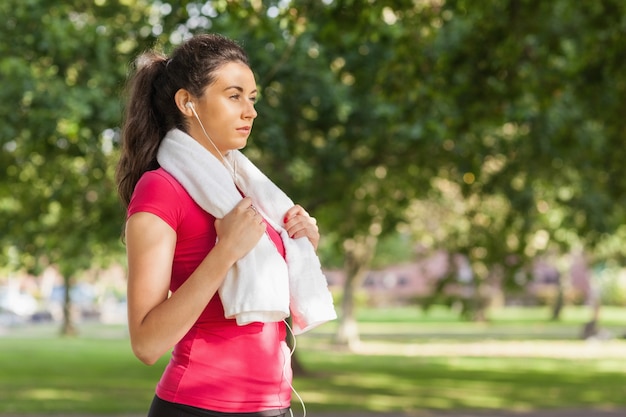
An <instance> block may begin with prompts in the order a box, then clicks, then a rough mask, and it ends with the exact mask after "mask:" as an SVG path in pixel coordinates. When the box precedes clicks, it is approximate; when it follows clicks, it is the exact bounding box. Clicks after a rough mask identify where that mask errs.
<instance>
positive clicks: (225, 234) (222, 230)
mask: <svg viewBox="0 0 626 417" xmlns="http://www.w3.org/2000/svg"><path fill="white" fill-rule="evenodd" d="M265 227H266V226H265V222H263V217H261V215H260V214H259V213H258V212H257V211H256V209H255V208H254V206H253V205H252V200H251V199H250V198H249V197H246V198H244V199H243V200H241V201H240V202H239V203H238V204H237V205H236V206H235V207H234V208H233V209H232V210H231V211H230V212H229V213H228V214H226V216H224V217H223V218H221V219H216V220H215V231H216V232H217V237H218V244H219V245H224V246H225V248H227V249H228V250H229V252H230V253H231V254H232V255H233V261H237V260H239V259H240V258H242V257H244V256H245V255H246V254H247V253H248V252H250V250H252V248H254V246H255V245H256V244H257V242H258V241H259V240H260V239H261V237H262V236H263V233H265Z"/></svg>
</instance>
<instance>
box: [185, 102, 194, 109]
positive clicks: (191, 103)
mask: <svg viewBox="0 0 626 417" xmlns="http://www.w3.org/2000/svg"><path fill="white" fill-rule="evenodd" d="M185 107H187V108H188V109H191V110H193V102H191V101H188V102H187V103H186V104H185Z"/></svg>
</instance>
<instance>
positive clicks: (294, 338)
mask: <svg viewBox="0 0 626 417" xmlns="http://www.w3.org/2000/svg"><path fill="white" fill-rule="evenodd" d="M283 322H284V323H285V326H287V329H289V333H291V340H293V347H292V348H291V351H290V352H289V356H290V357H291V356H293V353H294V352H295V351H296V335H295V334H294V333H293V330H292V329H291V326H289V323H287V320H283ZM284 375H285V367H284V366H283V376H284ZM289 387H290V388H291V391H293V393H294V394H296V397H298V400H300V405H302V411H303V415H302V417H306V406H305V405H304V400H303V399H302V397H301V396H300V394H298V391H296V389H295V388H294V387H293V385H292V384H291V382H289ZM289 414H291V417H293V410H292V409H291V407H290V408H289Z"/></svg>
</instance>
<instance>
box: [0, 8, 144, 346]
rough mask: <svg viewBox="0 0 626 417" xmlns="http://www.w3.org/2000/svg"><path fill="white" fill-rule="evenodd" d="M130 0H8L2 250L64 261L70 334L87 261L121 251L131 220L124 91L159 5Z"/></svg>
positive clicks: (1, 139)
mask: <svg viewBox="0 0 626 417" xmlns="http://www.w3.org/2000/svg"><path fill="white" fill-rule="evenodd" d="M125 4H126V3H125V2H95V3H85V2H82V1H69V2H64V3H63V4H57V3H55V4H54V5H50V4H49V2H46V1H43V0H39V1H28V2H23V1H13V0H8V1H4V2H2V4H1V5H0V14H2V16H5V23H4V25H3V28H2V29H1V33H0V36H1V37H2V40H3V41H2V42H1V43H0V55H1V56H0V74H1V77H2V79H3V81H4V82H3V88H2V89H1V91H0V114H2V115H3V123H2V125H1V126H0V144H1V146H2V156H1V162H2V164H1V169H0V190H1V194H0V216H2V218H3V219H4V220H3V223H2V225H3V230H2V233H1V235H0V239H2V256H3V258H5V259H8V258H10V262H11V263H12V264H13V266H14V267H16V268H17V267H19V268H25V269H27V270H29V271H38V270H40V269H41V268H42V267H45V266H46V265H48V264H54V265H57V266H58V267H59V269H60V271H61V273H62V275H63V277H64V281H65V288H66V302H65V308H64V310H65V315H64V322H63V326H62V332H63V334H71V333H73V332H74V330H75V329H74V326H73V324H72V322H71V320H70V315H69V307H70V300H69V289H70V286H71V284H72V281H73V278H74V277H75V276H76V275H77V274H78V273H79V272H80V271H82V270H85V269H88V268H90V267H92V266H97V265H101V264H105V263H107V262H109V261H111V260H112V259H118V258H119V255H120V254H121V253H122V246H121V244H120V232H121V225H122V220H123V213H122V211H121V206H120V204H119V203H118V201H117V197H116V191H115V186H114V182H113V180H112V178H113V172H112V171H113V169H114V166H115V164H114V161H115V159H116V148H117V146H116V141H117V136H118V132H117V126H119V119H120V114H121V112H120V105H119V94H120V89H121V87H122V86H123V81H124V78H125V74H126V64H127V62H128V60H129V56H131V54H134V53H135V52H136V51H137V49H139V48H141V47H142V46H144V45H146V44H147V43H149V42H151V41H152V40H153V39H154V35H153V33H152V31H151V30H147V28H146V27H145V24H144V23H143V22H144V20H146V21H147V20H148V16H149V14H150V12H151V11H152V13H154V9H152V8H150V7H148V6H147V5H142V6H134V7H133V8H130V7H129V6H127V5H125Z"/></svg>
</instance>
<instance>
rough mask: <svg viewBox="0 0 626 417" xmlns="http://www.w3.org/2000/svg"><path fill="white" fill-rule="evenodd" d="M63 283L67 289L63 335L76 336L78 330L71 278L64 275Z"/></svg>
mask: <svg viewBox="0 0 626 417" xmlns="http://www.w3.org/2000/svg"><path fill="white" fill-rule="evenodd" d="M63 283H64V288H65V291H64V292H63V323H62V324H61V336H76V335H77V334H78V330H77V329H76V326H75V325H74V321H73V317H72V297H71V295H70V290H71V288H72V287H71V285H72V284H71V279H70V278H68V277H66V276H64V277H63Z"/></svg>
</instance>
